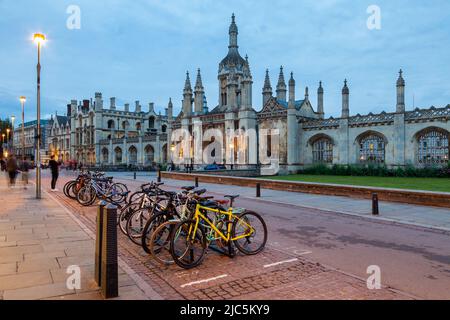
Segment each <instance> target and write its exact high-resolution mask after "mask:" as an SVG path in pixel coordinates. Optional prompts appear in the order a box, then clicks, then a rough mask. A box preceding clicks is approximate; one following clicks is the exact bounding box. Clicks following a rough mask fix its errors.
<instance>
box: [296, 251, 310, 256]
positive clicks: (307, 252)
mask: <svg viewBox="0 0 450 320" xmlns="http://www.w3.org/2000/svg"><path fill="white" fill-rule="evenodd" d="M294 253H295V254H296V255H299V256H304V255H307V254H311V253H312V251H303V252H298V250H295V251H294Z"/></svg>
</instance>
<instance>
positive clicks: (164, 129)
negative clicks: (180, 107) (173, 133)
mask: <svg viewBox="0 0 450 320" xmlns="http://www.w3.org/2000/svg"><path fill="white" fill-rule="evenodd" d="M161 130H162V132H163V133H166V132H167V126H166V125H163V126H162V127H161Z"/></svg>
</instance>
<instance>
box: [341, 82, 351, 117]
mask: <svg viewBox="0 0 450 320" xmlns="http://www.w3.org/2000/svg"><path fill="white" fill-rule="evenodd" d="M349 95H350V90H349V89H348V87H347V79H345V81H344V87H343V88H342V118H348V117H349V116H350V103H349V100H350V99H349Z"/></svg>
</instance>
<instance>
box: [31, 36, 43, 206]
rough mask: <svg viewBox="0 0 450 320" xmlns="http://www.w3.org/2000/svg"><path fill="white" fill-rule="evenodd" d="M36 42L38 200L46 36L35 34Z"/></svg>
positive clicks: (37, 193)
mask: <svg viewBox="0 0 450 320" xmlns="http://www.w3.org/2000/svg"><path fill="white" fill-rule="evenodd" d="M33 39H34V42H35V43H36V44H37V47H38V63H37V67H36V69H37V139H36V199H40V198H41V45H42V44H43V43H44V42H45V35H43V34H41V33H35V34H34V37H33Z"/></svg>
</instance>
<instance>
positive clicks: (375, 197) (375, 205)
mask: <svg viewBox="0 0 450 320" xmlns="http://www.w3.org/2000/svg"><path fill="white" fill-rule="evenodd" d="M379 214H380V210H379V207H378V194H376V193H374V194H372V215H374V216H378V215H379Z"/></svg>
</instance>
